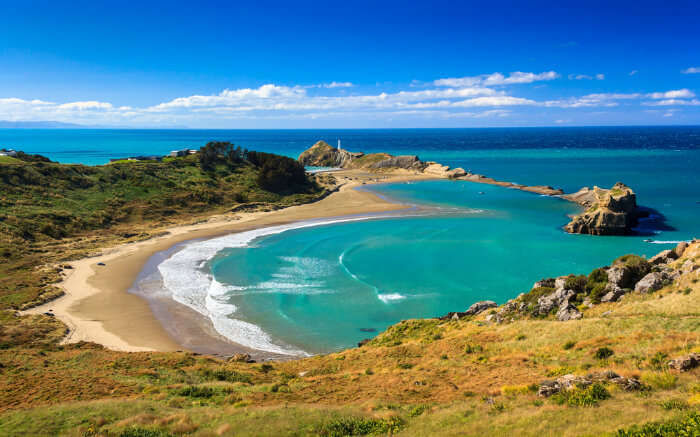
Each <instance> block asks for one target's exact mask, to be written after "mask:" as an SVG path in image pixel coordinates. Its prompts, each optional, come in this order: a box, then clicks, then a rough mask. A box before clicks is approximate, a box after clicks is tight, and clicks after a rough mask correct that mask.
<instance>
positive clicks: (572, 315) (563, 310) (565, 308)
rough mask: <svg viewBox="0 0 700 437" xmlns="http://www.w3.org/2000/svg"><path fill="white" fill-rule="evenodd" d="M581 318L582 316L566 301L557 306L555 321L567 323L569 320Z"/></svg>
mask: <svg viewBox="0 0 700 437" xmlns="http://www.w3.org/2000/svg"><path fill="white" fill-rule="evenodd" d="M581 317H583V314H581V312H580V311H579V310H578V308H576V307H575V306H574V305H572V304H571V303H569V301H568V299H567V300H566V301H564V302H562V304H561V305H560V306H559V311H557V320H559V321H560V322H567V321H569V320H578V319H580V318H581Z"/></svg>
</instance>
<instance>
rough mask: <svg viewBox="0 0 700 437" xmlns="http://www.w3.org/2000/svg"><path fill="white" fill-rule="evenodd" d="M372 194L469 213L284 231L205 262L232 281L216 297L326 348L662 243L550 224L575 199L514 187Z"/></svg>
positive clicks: (297, 339)
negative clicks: (568, 229) (223, 297)
mask: <svg viewBox="0 0 700 437" xmlns="http://www.w3.org/2000/svg"><path fill="white" fill-rule="evenodd" d="M379 191H380V192H381V193H382V194H385V195H387V196H390V197H392V198H395V199H400V200H403V201H409V202H414V203H415V202H418V203H421V204H428V205H433V206H438V207H442V208H455V207H456V208H469V209H467V210H465V213H464V214H462V215H459V214H454V211H453V210H451V211H450V213H451V214H449V215H446V216H441V215H439V213H438V215H436V216H431V217H406V218H392V219H383V220H374V221H369V222H354V223H340V224H334V225H326V226H320V227H314V228H306V229H298V230H290V231H287V232H284V233H281V234H277V235H274V236H270V237H263V238H260V239H258V240H256V241H255V242H254V243H253V244H252V245H251V246H250V247H247V248H236V249H228V250H225V251H223V252H221V253H220V254H219V256H217V257H216V258H215V259H214V260H213V261H212V262H211V263H210V268H211V271H212V273H213V274H214V277H215V278H216V279H217V280H218V281H219V282H221V283H223V284H227V285H232V286H234V287H235V291H232V292H230V293H229V294H228V297H227V299H226V300H227V302H229V303H231V304H233V305H235V306H236V307H237V311H236V313H235V317H236V318H239V319H242V320H245V321H247V322H249V323H252V324H255V325H258V326H260V327H262V328H263V330H264V331H265V332H266V333H268V334H269V335H270V337H271V338H272V339H273V340H274V341H276V342H277V343H279V344H286V345H291V346H293V347H294V348H298V349H302V350H304V351H307V352H312V353H320V352H329V351H333V350H338V349H341V348H344V347H348V346H351V345H353V344H355V343H357V342H358V341H359V340H362V339H363V338H367V337H372V336H374V335H376V334H375V333H374V332H368V331H371V330H376V331H377V332H380V331H382V330H383V329H385V328H386V327H387V326H389V325H391V324H393V323H396V322H398V321H400V320H402V319H407V318H413V317H432V316H439V315H443V314H445V313H447V312H449V311H460V310H465V309H466V308H467V307H468V306H469V305H470V304H472V303H473V302H475V301H478V300H483V299H491V300H495V301H497V302H499V303H502V302H504V301H506V300H508V299H510V298H512V297H515V296H516V295H517V294H519V293H520V292H524V291H527V290H529V288H530V286H531V284H532V283H533V282H534V281H536V280H538V279H540V278H542V277H545V276H550V275H558V274H568V273H587V272H589V271H590V270H592V269H593V268H595V267H598V266H600V265H601V264H605V263H607V262H608V261H609V260H611V259H613V258H615V257H617V256H619V255H620V254H624V253H629V252H634V253H640V254H646V255H652V254H654V253H656V252H658V251H659V250H661V249H662V248H664V247H665V246H664V245H660V244H649V243H647V242H644V239H645V237H606V238H603V237H593V236H583V235H569V234H566V233H564V232H562V231H561V229H560V227H561V226H562V225H563V224H564V223H565V222H566V214H569V213H572V212H575V211H576V207H575V206H573V205H572V204H570V203H568V202H565V201H562V200H559V199H554V198H549V197H543V196H538V195H534V194H531V193H525V192H522V191H517V190H510V189H504V188H501V187H494V186H488V185H479V184H473V183H469V182H450V181H432V182H420V183H411V184H397V185H386V186H383V187H381V188H379ZM480 192H481V193H483V194H479V193H480ZM473 209H477V210H479V211H480V212H473Z"/></svg>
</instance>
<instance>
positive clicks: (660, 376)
mask: <svg viewBox="0 0 700 437" xmlns="http://www.w3.org/2000/svg"><path fill="white" fill-rule="evenodd" d="M642 381H644V382H645V383H647V384H649V385H650V386H652V387H654V388H656V389H659V390H670V389H673V388H675V387H676V385H677V384H678V377H677V376H676V375H674V374H672V373H671V372H668V371H666V372H658V373H645V374H643V375H642Z"/></svg>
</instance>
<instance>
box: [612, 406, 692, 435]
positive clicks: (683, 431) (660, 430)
mask: <svg viewBox="0 0 700 437" xmlns="http://www.w3.org/2000/svg"><path fill="white" fill-rule="evenodd" d="M616 435H617V437H675V436H697V435H700V414H698V413H697V412H692V413H690V414H688V415H687V416H686V417H684V418H682V419H679V420H674V421H671V422H652V423H647V424H645V425H641V426H639V425H635V426H633V427H632V428H629V429H627V430H624V429H619V430H618V431H617V434H616Z"/></svg>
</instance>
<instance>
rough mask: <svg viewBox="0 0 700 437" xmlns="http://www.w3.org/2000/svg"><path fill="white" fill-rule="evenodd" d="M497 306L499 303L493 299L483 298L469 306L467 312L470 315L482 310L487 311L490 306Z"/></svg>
mask: <svg viewBox="0 0 700 437" xmlns="http://www.w3.org/2000/svg"><path fill="white" fill-rule="evenodd" d="M497 306H498V304H497V303H496V302H494V301H492V300H482V301H480V302H476V303H474V304H472V306H470V307H469V309H468V310H467V311H466V312H465V314H466V315H468V316H475V315H477V314H479V313H481V312H484V311H486V310H487V309H489V308H495V307H497Z"/></svg>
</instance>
